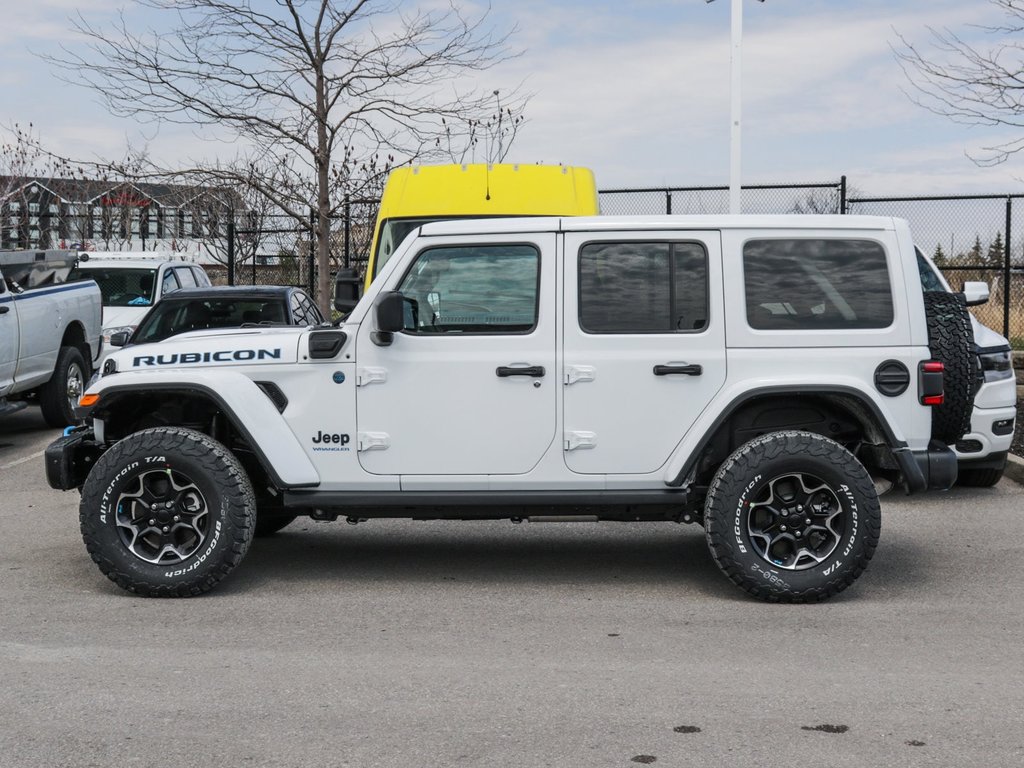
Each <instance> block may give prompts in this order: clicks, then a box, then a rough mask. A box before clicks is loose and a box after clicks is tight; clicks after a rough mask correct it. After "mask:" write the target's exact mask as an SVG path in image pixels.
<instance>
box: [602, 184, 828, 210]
mask: <svg viewBox="0 0 1024 768" xmlns="http://www.w3.org/2000/svg"><path fill="white" fill-rule="evenodd" d="M598 195H599V199H600V203H601V213H603V214H625V215H633V214H637V215H641V214H647V215H656V214H687V215H700V214H716V213H728V212H729V187H663V188H657V187H651V188H646V189H605V190H601V191H600V192H599V193H598ZM845 200H846V177H845V176H843V177H842V178H840V179H839V180H838V181H835V182H826V183H823V184H822V183H817V184H758V185H751V186H745V187H743V189H742V190H741V193H740V201H741V206H742V209H743V212H744V213H843V210H844V207H845Z"/></svg>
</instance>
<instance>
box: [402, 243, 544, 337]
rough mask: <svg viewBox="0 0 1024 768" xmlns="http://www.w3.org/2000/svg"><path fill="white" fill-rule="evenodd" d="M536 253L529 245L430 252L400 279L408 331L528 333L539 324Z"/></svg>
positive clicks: (470, 246) (538, 263) (487, 246)
mask: <svg viewBox="0 0 1024 768" xmlns="http://www.w3.org/2000/svg"><path fill="white" fill-rule="evenodd" d="M539 278H540V253H539V252H538V251H537V249H536V248H535V247H534V246H532V245H468V246H455V247H449V248H428V249H427V250H425V251H423V252H422V253H420V254H419V256H418V257H417V259H416V262H415V263H414V264H413V265H412V268H411V269H410V270H409V272H408V273H407V274H406V276H405V278H404V279H403V280H402V284H401V285H400V286H399V291H400V292H401V293H402V295H403V296H405V298H406V300H407V305H406V326H407V328H406V330H407V332H412V333H422V334H462V335H465V334H467V333H490V334H493V333H529V332H530V331H532V330H533V329H534V328H535V327H536V325H537V297H538V293H539V290H540V284H539Z"/></svg>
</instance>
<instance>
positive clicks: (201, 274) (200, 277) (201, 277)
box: [192, 267, 210, 288]
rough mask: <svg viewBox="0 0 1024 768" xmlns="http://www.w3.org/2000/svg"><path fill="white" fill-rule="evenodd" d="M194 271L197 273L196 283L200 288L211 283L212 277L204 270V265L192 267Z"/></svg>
mask: <svg viewBox="0 0 1024 768" xmlns="http://www.w3.org/2000/svg"><path fill="white" fill-rule="evenodd" d="M192 271H193V272H194V273H195V277H196V285H198V286H199V287H200V288H205V287H206V286H208V285H209V284H210V277H209V275H207V274H206V272H205V271H203V268H202V267H192Z"/></svg>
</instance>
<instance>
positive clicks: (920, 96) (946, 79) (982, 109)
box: [893, 0, 1024, 166]
mask: <svg viewBox="0 0 1024 768" xmlns="http://www.w3.org/2000/svg"><path fill="white" fill-rule="evenodd" d="M989 2H990V3H992V4H993V5H995V6H996V7H997V8H999V9H1000V10H1002V11H1003V13H1004V16H1005V19H1006V20H1005V22H1004V23H1003V24H999V25H995V26H979V25H974V26H973V27H972V28H973V29H975V30H978V31H981V32H983V33H985V35H986V36H987V37H988V38H989V41H988V42H987V43H986V44H984V45H979V44H975V43H973V42H969V41H968V40H967V39H966V38H965V36H964V35H963V34H961V33H957V32H953V31H951V30H949V29H944V28H943V29H936V28H934V27H929V28H928V32H929V35H930V41H929V45H928V47H927V49H926V48H922V47H920V46H919V45H916V44H914V43H912V42H910V41H909V40H908V39H907V38H906V37H904V36H903V35H901V34H899V33H897V36H898V38H899V45H897V46H893V51H894V53H895V54H896V57H897V58H898V59H899V62H900V66H902V68H903V71H904V73H905V74H906V76H907V80H908V82H909V84H910V90H909V94H908V95H909V96H910V98H911V99H913V101H914V102H915V103H917V104H918V105H920V106H922V107H924V108H925V109H927V110H929V111H930V112H933V113H935V114H937V115H941V116H943V117H947V118H950V119H951V120H954V121H955V122H958V123H965V124H968V125H980V126H989V127H991V126H1003V127H1009V128H1014V129H1024V77H1022V67H1024V1H1022V0H989ZM1022 133H1024V130H1022ZM1022 149H1024V135H1022V136H1021V137H1020V138H1017V139H1012V140H1010V141H1007V142H1004V143H1002V144H995V145H993V146H989V147H983V148H982V154H979V155H977V156H974V157H972V160H974V161H975V162H976V163H978V164H979V165H985V166H988V165H998V164H999V163H1002V162H1005V161H1006V160H1007V159H1008V158H1009V157H1010V156H1011V155H1013V154H1014V153H1016V152H1019V151H1021V150H1022Z"/></svg>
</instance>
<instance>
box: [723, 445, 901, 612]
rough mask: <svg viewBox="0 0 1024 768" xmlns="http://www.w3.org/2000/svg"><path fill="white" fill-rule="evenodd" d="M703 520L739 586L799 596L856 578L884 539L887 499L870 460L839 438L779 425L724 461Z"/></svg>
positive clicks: (834, 589)
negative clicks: (881, 500)
mask: <svg viewBox="0 0 1024 768" xmlns="http://www.w3.org/2000/svg"><path fill="white" fill-rule="evenodd" d="M704 521H705V531H706V535H707V540H708V546H709V547H710V549H711V555H712V557H713V558H714V560H715V562H716V563H717V564H718V567H719V568H721V570H722V571H723V573H725V575H726V576H728V577H729V578H730V579H731V580H732V581H733V582H734V583H735V584H736V585H737V586H739V587H741V588H742V589H744V590H746V591H747V592H749V593H750V594H752V595H754V596H755V597H758V598H761V599H763V600H768V601H771V602H788V603H802V602H815V601H818V600H824V599H826V598H828V597H831V596H832V595H835V594H837V593H839V592H841V591H842V590H844V589H846V587H848V586H849V585H850V584H852V583H853V582H854V581H856V579H857V577H858V576H860V574H861V573H862V572H863V571H864V569H865V568H866V567H867V564H868V561H869V560H870V559H871V556H872V554H874V551H875V546H876V545H877V544H878V535H879V531H880V529H881V509H880V507H879V504H878V495H877V494H876V492H875V488H874V484H873V483H872V481H871V477H870V475H868V473H867V470H865V469H864V467H863V466H862V465H861V463H860V462H859V461H857V459H856V458H854V456H853V455H852V454H851V453H850V452H849V451H847V450H846V449H845V448H843V447H842V446H841V445H839V444H838V443H836V442H834V441H833V440H829V439H828V438H826V437H822V436H821V435H817V434H813V433H810V432H795V431H789V432H774V433H771V434H767V435H763V436H762V437H759V438H756V439H754V440H751V441H750V442H749V443H747V444H746V445H743V446H741V447H740V448H739V449H737V451H736V452H735V453H733V454H732V455H731V456H730V457H729V458H728V459H726V461H725V462H724V463H723V464H722V466H721V467H720V468H719V470H718V472H717V473H716V475H715V478H714V480H713V481H712V483H711V487H710V489H709V490H708V497H707V502H706V505H705V510H704Z"/></svg>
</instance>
